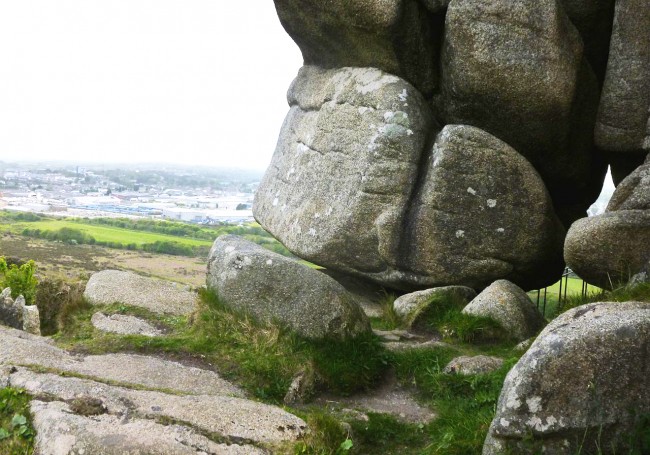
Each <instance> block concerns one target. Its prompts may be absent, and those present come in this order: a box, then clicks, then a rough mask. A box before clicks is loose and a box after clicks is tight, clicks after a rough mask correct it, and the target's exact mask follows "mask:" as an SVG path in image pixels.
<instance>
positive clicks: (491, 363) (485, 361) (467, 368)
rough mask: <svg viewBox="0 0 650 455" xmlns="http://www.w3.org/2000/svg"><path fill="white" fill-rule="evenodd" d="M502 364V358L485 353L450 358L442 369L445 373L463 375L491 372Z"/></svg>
mask: <svg viewBox="0 0 650 455" xmlns="http://www.w3.org/2000/svg"><path fill="white" fill-rule="evenodd" d="M502 366H503V359H501V358H499V357H490V356H486V355H476V356H460V357H456V358H455V359H453V360H451V361H450V362H449V363H448V364H447V366H445V368H444V369H443V370H442V371H443V373H447V374H460V375H463V376H467V375H473V374H487V373H492V372H494V371H496V370H498V369H499V368H501V367H502Z"/></svg>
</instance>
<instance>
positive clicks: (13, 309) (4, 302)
mask: <svg viewBox="0 0 650 455" xmlns="http://www.w3.org/2000/svg"><path fill="white" fill-rule="evenodd" d="M23 316H24V314H23V309H22V308H21V307H20V306H18V305H16V304H15V302H14V299H12V298H11V288H5V289H4V290H3V291H2V293H1V294H0V324H2V325H6V326H7V327H13V328H14V329H19V330H22V328H23Z"/></svg>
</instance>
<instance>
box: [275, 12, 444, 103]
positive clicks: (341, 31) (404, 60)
mask: <svg viewBox="0 0 650 455" xmlns="http://www.w3.org/2000/svg"><path fill="white" fill-rule="evenodd" d="M428 3H430V4H429V5H428V6H429V7H431V8H432V9H437V8H438V5H435V4H434V3H441V2H440V1H434V0H428ZM275 7H276V10H277V12H278V16H279V18H280V22H282V25H283V26H284V28H285V30H286V31H287V33H288V34H289V35H291V37H292V38H293V39H294V41H295V42H296V44H298V46H299V47H300V50H301V51H302V55H303V59H304V61H305V64H306V65H317V66H320V67H322V68H341V67H345V66H351V67H373V68H379V69H381V70H383V71H386V72H389V73H391V74H395V75H398V76H401V77H403V78H405V79H407V80H408V81H410V82H411V83H412V84H414V85H416V86H417V87H418V88H419V89H420V90H421V91H422V92H424V93H430V92H431V91H432V90H433V89H434V88H435V85H436V76H437V72H436V69H435V63H436V58H435V57H436V53H437V48H438V46H437V41H438V39H439V38H437V36H438V35H439V34H438V33H436V32H437V27H436V26H435V25H436V24H435V23H434V21H433V20H432V18H431V16H430V13H429V11H427V9H426V7H425V6H424V5H421V4H420V3H419V2H418V0H330V1H327V2H323V1H321V0H275Z"/></svg>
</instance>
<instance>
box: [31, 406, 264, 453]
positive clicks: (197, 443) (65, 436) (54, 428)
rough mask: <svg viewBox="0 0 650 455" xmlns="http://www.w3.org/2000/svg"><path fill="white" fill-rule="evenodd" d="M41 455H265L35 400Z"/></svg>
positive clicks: (177, 429) (173, 428)
mask: <svg viewBox="0 0 650 455" xmlns="http://www.w3.org/2000/svg"><path fill="white" fill-rule="evenodd" d="M31 413H32V414H33V416H34V428H35V430H36V443H35V453H38V454H39V455H80V454H85V455H90V454H92V455H142V454H145V453H146V454H147V455H207V454H211V455H248V454H251V455H253V454H255V455H257V454H266V453H268V452H267V451H265V450H261V449H258V448H256V447H254V446H250V445H244V446H239V445H226V444H218V443H216V442H213V441H211V440H209V439H208V438H206V437H205V436H202V435H201V434H199V433H197V432H196V431H194V430H192V429H190V428H188V427H185V426H182V425H162V424H159V423H156V422H153V421H151V420H144V419H138V418H136V419H128V420H124V419H122V418H121V417H119V416H114V415H108V414H107V415H100V416H94V417H92V418H89V417H83V416H80V415H76V414H73V413H72V412H71V410H70V407H69V406H68V405H67V404H66V403H62V402H59V401H53V402H43V401H33V402H32V404H31Z"/></svg>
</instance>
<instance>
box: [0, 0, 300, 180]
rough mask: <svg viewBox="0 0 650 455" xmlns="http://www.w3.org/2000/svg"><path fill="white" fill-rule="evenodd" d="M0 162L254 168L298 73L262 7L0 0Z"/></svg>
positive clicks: (264, 160)
mask: <svg viewBox="0 0 650 455" xmlns="http://www.w3.org/2000/svg"><path fill="white" fill-rule="evenodd" d="M0 43H1V44H0V160H6V161H9V160H13V159H25V158H32V159H65V160H74V159H84V160H95V161H139V162H152V161H157V162H161V161H164V162H183V163H187V164H205V165H212V166H238V167H248V168H257V169H261V168H265V167H266V165H267V164H268V162H269V161H270V159H271V155H272V153H273V149H274V148H275V142H276V140H277V136H278V132H279V129H280V126H281V124H282V121H283V118H284V115H285V114H286V112H287V110H288V108H287V104H286V90H287V88H288V86H289V84H290V82H291V80H292V78H293V77H294V76H295V74H296V73H297V70H298V68H299V66H300V64H301V57H300V52H299V50H298V48H297V47H296V46H295V44H293V42H292V41H291V39H290V38H289V37H288V35H286V33H285V32H284V30H283V29H282V26H281V25H280V22H279V20H278V18H277V16H276V13H275V9H274V7H273V2H270V1H260V2H221V1H215V0H192V1H187V0H185V1H183V0H57V1H52V0H20V1H15V0H0Z"/></svg>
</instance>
